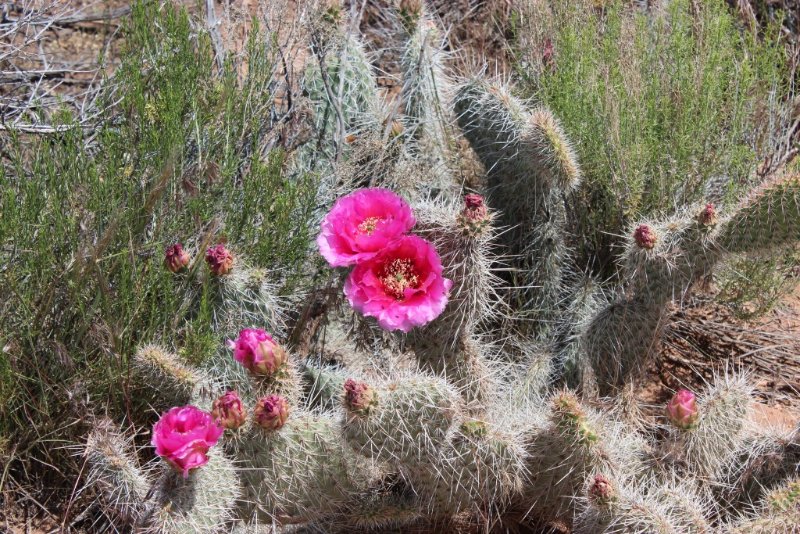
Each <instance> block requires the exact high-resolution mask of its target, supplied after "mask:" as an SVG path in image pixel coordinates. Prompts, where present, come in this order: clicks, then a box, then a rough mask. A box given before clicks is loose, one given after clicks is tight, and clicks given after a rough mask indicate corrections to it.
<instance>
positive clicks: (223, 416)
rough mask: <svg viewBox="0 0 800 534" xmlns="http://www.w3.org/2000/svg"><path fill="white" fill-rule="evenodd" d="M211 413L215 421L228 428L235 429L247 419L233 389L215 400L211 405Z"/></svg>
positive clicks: (239, 399) (240, 401)
mask: <svg viewBox="0 0 800 534" xmlns="http://www.w3.org/2000/svg"><path fill="white" fill-rule="evenodd" d="M211 415H212V416H213V417H214V419H215V420H216V421H217V423H219V424H220V425H222V426H223V427H225V428H228V429H230V430H236V429H237V428H239V427H240V426H242V425H243V424H244V422H245V419H247V414H246V413H245V411H244V405H243V404H242V399H241V398H240V397H239V394H238V393H236V392H235V391H228V392H226V393H225V394H224V395H222V396H221V397H219V398H218V399H217V400H215V401H214V404H213V405H212V407H211Z"/></svg>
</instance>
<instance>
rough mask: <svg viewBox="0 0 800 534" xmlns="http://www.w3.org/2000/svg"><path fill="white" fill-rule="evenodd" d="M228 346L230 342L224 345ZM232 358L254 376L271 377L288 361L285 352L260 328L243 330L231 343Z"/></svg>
mask: <svg viewBox="0 0 800 534" xmlns="http://www.w3.org/2000/svg"><path fill="white" fill-rule="evenodd" d="M226 345H228V346H230V342H228V343H226ZM233 357H234V359H235V360H236V361H237V362H239V363H241V364H242V365H244V366H245V367H246V368H247V369H248V370H249V371H250V372H251V373H253V374H255V375H267V376H270V375H273V374H275V372H276V371H277V370H278V369H280V368H281V367H282V366H283V364H285V363H286V361H287V360H288V356H287V354H286V351H285V350H283V347H281V346H280V345H278V344H277V343H276V342H275V340H274V339H272V336H270V335H269V334H267V333H266V332H265V331H264V330H261V329H260V328H245V329H244V330H242V331H241V332H239V338H238V339H237V340H236V341H234V342H233Z"/></svg>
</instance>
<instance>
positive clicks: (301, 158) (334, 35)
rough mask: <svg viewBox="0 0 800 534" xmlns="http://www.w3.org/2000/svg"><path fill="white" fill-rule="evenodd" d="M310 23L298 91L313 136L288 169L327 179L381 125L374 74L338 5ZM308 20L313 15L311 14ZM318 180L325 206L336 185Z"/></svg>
mask: <svg viewBox="0 0 800 534" xmlns="http://www.w3.org/2000/svg"><path fill="white" fill-rule="evenodd" d="M320 11H321V12H319V13H317V14H316V18H315V20H314V23H313V24H312V32H311V34H312V36H311V43H310V49H311V52H312V54H311V55H312V56H313V57H312V58H311V59H310V60H309V64H308V66H307V67H306V71H305V77H304V84H303V88H304V91H305V93H306V94H307V97H308V99H309V101H310V103H311V105H312V106H313V108H314V110H315V112H314V115H313V124H314V136H313V138H312V139H311V140H310V141H309V142H308V143H306V144H305V145H303V146H301V147H300V148H299V150H297V152H296V153H295V154H294V156H293V166H294V171H295V172H297V173H300V172H309V171H312V172H319V173H322V174H323V176H325V177H327V176H329V175H330V174H331V170H332V168H333V166H334V164H335V162H337V161H340V160H341V159H342V156H343V154H345V153H346V152H347V151H348V147H349V144H351V143H352V140H353V139H356V138H358V137H361V136H363V135H365V134H366V133H368V132H375V131H378V130H379V129H380V128H381V126H382V125H383V123H384V119H382V118H381V113H382V111H381V110H382V109H383V106H382V105H381V99H380V95H379V94H378V88H377V85H376V83H375V73H374V69H373V67H372V64H371V63H370V60H369V58H368V56H367V53H366V51H365V48H364V45H363V43H362V42H361V40H360V38H359V37H358V35H357V34H356V32H355V31H354V30H355V29H354V28H353V27H352V23H351V21H349V20H348V19H347V17H345V16H344V14H343V12H342V10H341V9H340V8H339V7H331V8H327V9H322V10H320ZM312 16H313V15H312ZM327 182H328V181H326V180H323V184H322V185H321V190H322V191H321V194H322V195H323V200H324V201H325V202H328V201H330V200H331V198H333V197H335V196H336V195H338V194H339V192H340V191H339V187H338V184H335V183H327Z"/></svg>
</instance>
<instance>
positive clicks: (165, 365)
mask: <svg viewBox="0 0 800 534" xmlns="http://www.w3.org/2000/svg"><path fill="white" fill-rule="evenodd" d="M131 368H132V370H133V373H134V374H135V375H136V376H138V377H139V379H140V380H141V382H142V383H143V384H159V401H163V403H164V405H165V406H166V407H169V406H181V405H183V404H186V403H187V402H189V400H190V399H191V398H192V396H193V395H194V394H196V393H197V392H198V389H199V388H201V387H202V386H203V384H204V383H205V379H204V377H203V375H202V373H201V372H200V371H198V370H196V369H193V368H192V367H190V366H189V365H187V364H185V363H184V360H182V359H181V357H180V356H178V355H177V354H174V353H172V352H170V351H169V350H167V349H165V348H163V347H160V346H158V345H154V344H149V345H144V346H142V347H140V348H139V349H138V350H137V351H136V353H135V354H134V356H133V362H132V365H131ZM162 407H163V406H162Z"/></svg>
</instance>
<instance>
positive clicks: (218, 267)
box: [206, 243, 233, 276]
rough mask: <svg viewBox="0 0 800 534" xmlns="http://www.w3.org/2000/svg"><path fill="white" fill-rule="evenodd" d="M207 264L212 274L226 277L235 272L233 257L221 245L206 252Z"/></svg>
mask: <svg viewBox="0 0 800 534" xmlns="http://www.w3.org/2000/svg"><path fill="white" fill-rule="evenodd" d="M206 263H207V264H208V268H209V270H210V271H211V273H212V274H214V275H215V276H224V275H226V274H228V273H229V272H231V270H233V255H231V252H230V251H229V250H228V249H227V248H225V245H223V244H222V243H220V244H219V245H216V246H213V247H209V249H208V250H206Z"/></svg>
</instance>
